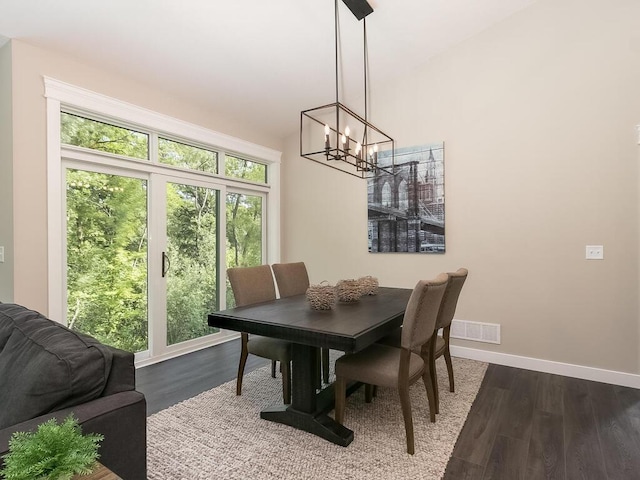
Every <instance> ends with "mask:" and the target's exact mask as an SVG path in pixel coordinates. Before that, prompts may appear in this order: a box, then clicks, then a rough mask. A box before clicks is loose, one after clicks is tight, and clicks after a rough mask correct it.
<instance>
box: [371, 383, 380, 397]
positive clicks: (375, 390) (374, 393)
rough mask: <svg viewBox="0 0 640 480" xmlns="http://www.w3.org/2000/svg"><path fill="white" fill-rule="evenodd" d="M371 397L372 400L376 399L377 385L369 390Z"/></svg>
mask: <svg viewBox="0 0 640 480" xmlns="http://www.w3.org/2000/svg"><path fill="white" fill-rule="evenodd" d="M371 396H372V397H373V398H376V397H377V396H378V385H374V386H373V389H372V390H371Z"/></svg>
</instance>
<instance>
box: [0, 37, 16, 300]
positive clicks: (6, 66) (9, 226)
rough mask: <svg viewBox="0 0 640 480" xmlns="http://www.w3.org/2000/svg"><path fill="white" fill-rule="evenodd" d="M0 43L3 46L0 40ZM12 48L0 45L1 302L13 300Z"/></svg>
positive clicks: (7, 45)
mask: <svg viewBox="0 0 640 480" xmlns="http://www.w3.org/2000/svg"><path fill="white" fill-rule="evenodd" d="M0 43H2V41H1V39H0ZM11 84H12V82H11V46H10V44H9V43H5V44H4V45H2V46H0V246H3V247H4V251H5V261H4V263H0V302H12V301H13V255H12V252H13V209H12V208H11V207H12V205H13V185H12V180H13V162H12V161H11V154H12V146H13V143H12V121H11V114H12V105H11Z"/></svg>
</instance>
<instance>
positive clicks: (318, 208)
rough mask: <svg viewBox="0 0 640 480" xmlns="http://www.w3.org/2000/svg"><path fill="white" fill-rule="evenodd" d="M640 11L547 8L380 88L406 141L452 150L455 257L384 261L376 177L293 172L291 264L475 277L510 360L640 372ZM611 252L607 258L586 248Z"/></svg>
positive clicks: (286, 192) (329, 272)
mask: <svg viewBox="0 0 640 480" xmlns="http://www.w3.org/2000/svg"><path fill="white" fill-rule="evenodd" d="M638 18H640V2H637V1H636V0H611V1H607V2H604V1H602V0H541V1H539V2H536V3H535V4H534V5H533V6H532V7H530V8H528V9H527V10H524V11H522V12H520V13H518V14H516V15H515V16H513V17H511V18H509V19H507V20H506V21H504V22H503V23H501V24H499V25H497V26H495V27H493V28H491V29H489V30H486V31H485V32H483V33H482V34H480V35H478V36H476V37H474V38H471V39H469V40H467V41H465V42H463V43H462V44H460V45H458V46H457V47H456V48H453V49H452V50H450V51H448V52H446V53H444V54H442V55H441V56H439V57H437V58H435V59H433V60H432V61H429V62H428V63H426V64H424V65H422V66H419V64H420V63H421V62H420V60H419V59H416V65H417V69H416V70H415V71H414V72H413V74H411V75H409V76H406V77H403V78H400V79H398V81H397V83H394V84H392V85H387V86H384V87H381V86H378V88H377V89H376V90H374V91H373V94H372V98H373V100H374V102H375V103H374V105H373V108H372V110H371V111H372V112H373V113H372V116H371V117H370V118H372V120H373V122H374V123H375V124H376V125H378V126H379V127H381V128H382V129H383V130H384V131H386V132H387V133H389V134H391V135H392V136H393V137H394V138H395V139H396V140H397V146H399V147H402V146H411V145H420V144H423V143H429V142H435V141H445V145H446V149H445V188H446V234H447V240H446V241H447V253H446V254H444V255H435V254H432V255H427V254H425V255H417V254H368V253H367V221H366V215H367V208H366V186H365V182H364V181H359V180H358V179H353V178H351V177H348V176H347V175H344V174H340V173H336V172H335V171H334V170H331V169H328V168H324V167H322V166H319V165H316V164H314V163H312V162H309V161H307V160H304V159H301V158H299V157H298V154H297V152H298V143H297V137H296V138H294V137H291V139H290V141H289V142H288V143H287V146H286V149H285V153H284V161H283V169H282V171H283V192H282V198H283V210H282V218H283V234H282V238H283V260H285V261H294V260H304V261H305V262H307V264H308V267H309V270H310V276H311V280H312V281H316V282H317V281H322V280H329V281H332V282H335V281H336V280H338V279H340V278H352V277H357V276H360V275H365V274H371V275H375V276H377V277H378V278H379V279H380V282H381V283H382V284H384V285H388V286H404V287H413V285H414V284H415V282H416V281H417V279H419V278H429V277H433V276H435V275H436V274H437V273H438V272H440V271H450V270H453V269H456V268H458V267H460V266H466V267H467V268H469V271H470V276H469V279H468V282H467V284H466V286H465V288H464V290H463V293H462V296H461V300H460V303H459V307H458V311H457V314H456V317H457V318H460V319H465V320H473V321H482V322H493V323H499V324H500V325H501V326H502V343H501V345H495V346H494V345H489V344H484V343H476V342H460V341H454V343H456V344H457V345H463V346H468V347H473V348H479V349H487V350H492V351H496V352H502V353H508V354H515V355H521V356H526V357H533V358H538V359H546V360H553V361H558V362H565V363H569V364H576V365H583V366H590V367H599V368H604V369H610V370H615V371H621V372H632V373H638V372H639V371H640V369H639V366H638V355H639V351H638V338H639V333H638V300H637V298H638V287H639V285H638V167H637V164H638V160H639V155H638V153H639V148H640V147H639V146H638V144H637V138H636V137H637V134H636V130H635V125H636V124H638V123H640V95H639V94H638V86H639V85H640V30H638V28H637V19H638ZM588 244H602V245H604V255H605V259H604V261H593V260H591V261H587V260H585V245H588Z"/></svg>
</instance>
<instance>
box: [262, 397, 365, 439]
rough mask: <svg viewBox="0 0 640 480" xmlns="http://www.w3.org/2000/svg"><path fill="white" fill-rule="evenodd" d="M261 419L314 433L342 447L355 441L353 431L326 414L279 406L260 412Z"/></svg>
mask: <svg viewBox="0 0 640 480" xmlns="http://www.w3.org/2000/svg"><path fill="white" fill-rule="evenodd" d="M260 418H263V419H265V420H270V421H272V422H277V423H284V424H285V425H289V426H291V427H295V428H298V429H300V430H304V431H305V432H309V433H313V434H314V435H318V436H319V437H322V438H324V439H325V440H329V441H330V442H332V443H335V444H336V445H340V446H342V447H346V446H347V445H349V444H350V443H351V442H352V441H353V431H352V430H349V429H348V428H347V427H345V426H344V425H341V424H339V423H338V422H336V421H335V420H334V419H333V418H331V417H330V416H328V415H327V414H326V413H319V414H317V415H313V414H310V413H304V412H299V411H297V410H294V409H293V408H291V406H290V405H279V406H275V407H271V408H268V409H266V410H263V411H262V412H260Z"/></svg>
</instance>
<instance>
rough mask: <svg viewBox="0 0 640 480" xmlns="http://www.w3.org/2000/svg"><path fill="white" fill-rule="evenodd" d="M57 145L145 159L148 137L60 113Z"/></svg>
mask: <svg viewBox="0 0 640 480" xmlns="http://www.w3.org/2000/svg"><path fill="white" fill-rule="evenodd" d="M60 141H61V142H62V143H63V144H67V145H75V146H77V147H84V148H90V149H92V150H99V151H101V152H108V153H114V154H117V155H123V156H126V157H132V158H139V159H141V160H148V159H149V135H148V134H146V133H141V132H136V131H135V130H130V129H127V128H124V127H118V126H116V125H110V124H108V123H103V122H99V121H97V120H91V119H89V118H84V117H80V116H78V115H73V114H70V113H66V112H60Z"/></svg>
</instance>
